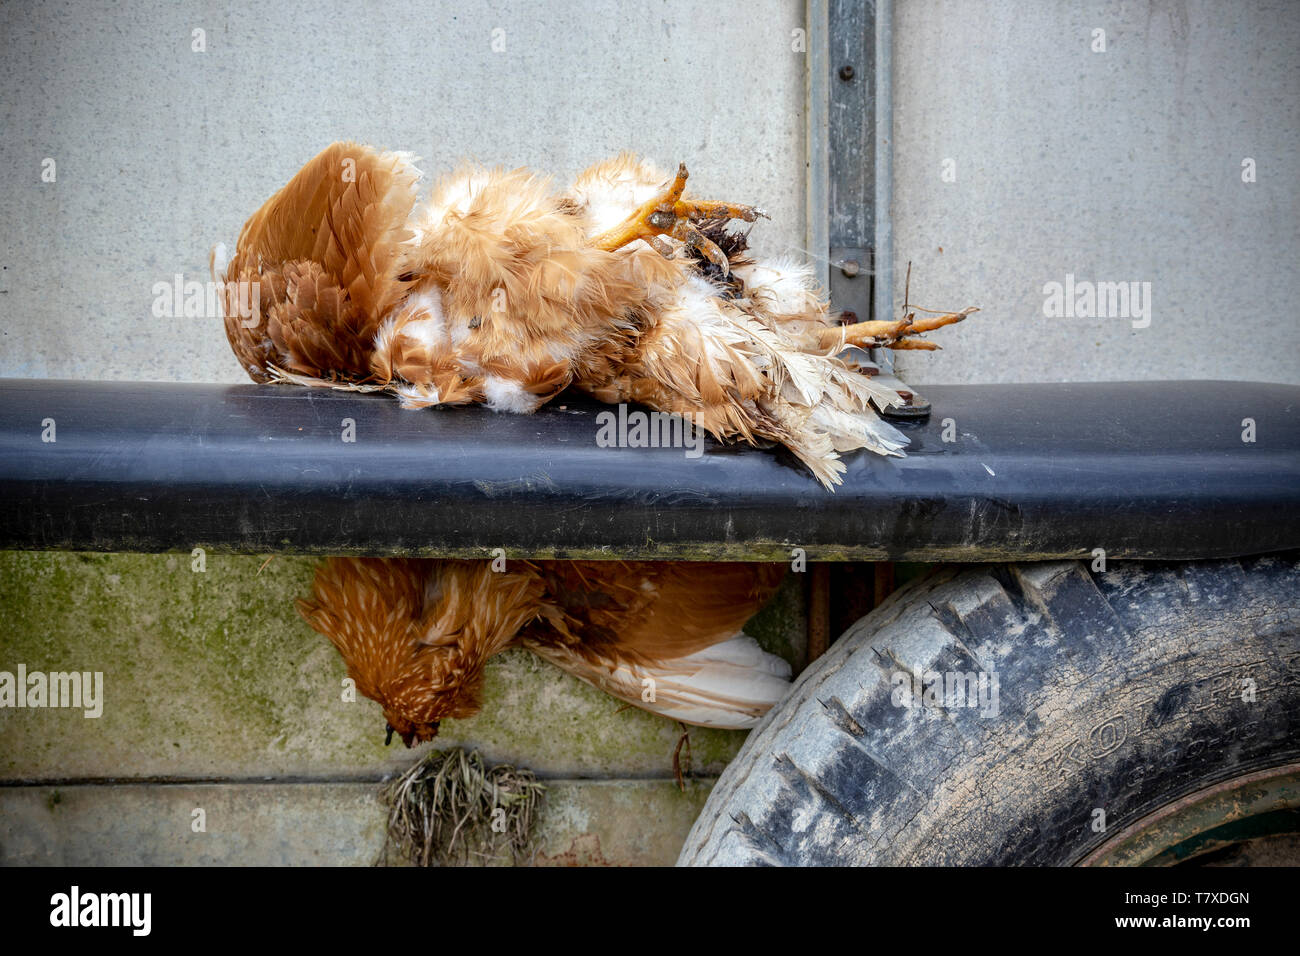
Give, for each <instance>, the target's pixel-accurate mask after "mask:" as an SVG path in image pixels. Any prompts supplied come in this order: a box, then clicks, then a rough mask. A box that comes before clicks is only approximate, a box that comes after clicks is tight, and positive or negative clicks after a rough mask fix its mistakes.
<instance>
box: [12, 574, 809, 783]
mask: <svg viewBox="0 0 1300 956" xmlns="http://www.w3.org/2000/svg"><path fill="white" fill-rule="evenodd" d="M264 561H265V558H264V557H261V556H257V555H216V554H209V555H208V556H207V561H206V571H204V572H202V573H198V572H195V571H193V570H192V569H191V566H192V562H191V558H190V556H189V555H188V554H186V555H126V554H95V555H89V554H67V553H38V552H0V622H3V624H2V627H0V670H3V671H9V672H11V673H12V672H14V671H15V670H16V668H17V665H18V664H20V663H21V664H25V665H26V667H27V669H28V671H29V672H31V671H38V670H39V671H67V670H77V671H91V672H94V671H102V672H103V674H104V684H105V690H104V698H105V702H104V707H103V715H102V716H101V717H99V718H87V717H85V716H84V715H83V713H82V712H81V711H75V710H67V709H58V710H56V709H49V708H47V709H40V710H35V709H23V710H18V709H9V708H0V779H6V780H72V779H86V778H93V779H117V778H128V779H129V778H141V777H150V778H167V779H176V778H181V779H193V778H204V779H212V778H222V777H236V778H247V777H268V778H270V777H282V776H320V775H330V776H340V775H341V776H345V777H350V778H356V777H360V776H366V777H372V778H377V777H378V776H379V775H381V774H383V773H389V772H392V771H396V770H401V769H404V768H405V767H407V766H408V765H409V764H410V763H411V762H412V761H413V759H414V758H415V753H414V752H411V751H407V750H405V749H404V748H402V747H400V746H393V747H391V748H387V749H386V748H385V747H384V745H383V740H384V732H383V731H384V720H383V717H382V715H381V712H380V710H379V707H378V705H377V704H375V703H374V702H373V701H370V700H368V699H366V698H364V697H363V698H359V699H358V700H357V701H356V702H355V703H345V702H344V701H343V700H342V680H343V677H344V676H345V673H346V671H345V668H344V666H343V661H342V658H341V657H340V656H339V655H338V653H337V652H336V651H335V650H334V648H333V647H332V646H331V645H330V644H329V642H328V641H326V640H325V639H324V638H323V637H321V636H320V635H318V634H316V633H315V632H314V631H313V630H311V628H309V627H308V626H307V625H306V623H304V622H303V621H302V620H301V618H299V616H298V614H297V611H296V610H295V609H294V607H293V601H294V599H295V598H296V597H299V596H301V595H304V594H306V593H308V591H309V588H310V581H311V575H312V569H313V567H314V565H315V562H314V561H312V560H310V559H303V558H286V557H276V558H274V559H272V560H271V561H270V563H268V564H266V565H265V567H262V565H263V563H264ZM259 569H260V573H259ZM800 585H801V581H800V580H799V576H797V575H791V580H790V581H789V582H788V584H787V585H786V587H785V589H784V590H783V591H782V592H781V594H780V595H779V596H778V599H777V600H775V601H774V602H773V604H772V605H770V606H769V608H768V609H767V610H765V611H764V612H763V613H762V614H760V615H759V616H758V617H757V618H755V620H754V622H753V623H752V625H751V627H750V628H749V630H750V632H751V633H752V634H753V635H754V636H755V637H756V638H758V639H759V640H760V641H761V642H762V643H764V645H765V646H767V647H768V648H769V649H771V650H773V651H774V652H775V653H778V654H783V655H785V656H786V657H787V659H789V660H791V661H792V662H796V661H797V659H798V655H799V654H800V653H801V652H802V642H803V634H804V624H803V618H802V607H803V604H802V591H801V590H800ZM678 736H679V730H678V728H677V725H676V724H675V723H673V722H671V721H668V720H665V719H663V718H661V717H657V716H655V715H652V714H648V713H646V712H644V711H641V710H638V709H635V708H627V709H622V710H620V704H619V703H618V702H617V701H615V700H614V699H613V698H611V697H609V696H607V695H605V694H603V693H602V692H600V691H597V690H595V689H594V688H592V687H590V686H588V685H587V684H584V683H583V682H581V681H579V680H577V679H576V678H572V677H570V676H569V675H567V674H565V673H563V672H562V671H560V670H558V669H557V668H555V667H553V666H551V665H550V664H547V663H545V662H543V661H541V660H540V659H538V658H536V657H534V656H533V655H532V654H530V653H528V652H527V651H522V650H520V651H511V652H508V653H506V654H504V655H501V656H500V657H498V658H496V659H494V660H493V661H492V662H491V663H490V664H489V666H488V670H487V677H486V684H485V694H484V706H483V710H482V712H481V713H480V715H479V716H478V717H476V718H474V719H473V720H468V721H448V722H447V723H445V724H444V725H443V729H442V733H441V735H440V736H439V738H438V741H437V744H438V745H439V746H441V747H451V746H457V745H463V746H466V747H470V748H476V749H479V750H481V751H482V752H483V754H484V757H485V759H486V760H487V761H488V762H489V763H502V762H509V763H514V764H517V765H520V766H523V767H528V768H529V769H531V770H534V771H535V772H537V773H539V774H542V775H545V776H551V777H564V776H599V777H620V776H622V777H626V776H635V777H660V776H663V775H665V774H667V773H669V772H670V768H671V754H672V751H673V747H674V746H675V745H676V742H677V739H678ZM743 739H744V733H743V732H740V731H716V730H714V731H710V730H705V729H702V728H697V729H694V730H693V731H692V733H691V740H692V743H693V746H694V753H695V765H694V769H695V771H696V772H699V773H718V772H720V770H721V769H722V767H723V766H724V765H725V763H726V761H727V760H729V759H730V758H731V757H732V755H734V754H735V752H736V750H737V749H738V748H739V746H740V743H741V741H742V740H743Z"/></svg>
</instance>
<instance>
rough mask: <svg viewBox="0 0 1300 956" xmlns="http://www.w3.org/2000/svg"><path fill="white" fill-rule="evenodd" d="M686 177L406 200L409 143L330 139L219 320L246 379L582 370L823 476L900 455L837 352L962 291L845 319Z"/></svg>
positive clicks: (249, 226) (604, 170)
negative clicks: (752, 250) (863, 454)
mask: <svg viewBox="0 0 1300 956" xmlns="http://www.w3.org/2000/svg"><path fill="white" fill-rule="evenodd" d="M686 176H687V174H686V169H685V167H684V166H683V167H681V168H680V169H679V170H678V172H677V174H676V176H675V177H668V176H665V175H664V174H663V173H662V172H660V171H659V170H657V169H655V168H654V167H653V166H651V165H649V164H648V163H646V162H644V161H642V160H639V159H637V158H636V157H633V156H631V155H629V154H624V155H621V156H618V157H616V158H614V159H611V160H608V161H606V162H603V163H600V164H599V165H596V166H593V167H591V168H590V169H588V170H586V171H585V172H583V173H582V174H581V175H579V176H578V177H577V179H576V180H575V181H574V182H573V184H572V185H571V186H570V187H569V188H568V189H567V190H564V191H558V190H556V189H554V188H553V187H552V186H551V184H550V183H549V181H548V180H546V179H543V178H540V177H538V176H536V175H534V174H533V173H530V172H528V171H527V170H523V169H517V170H513V171H505V170H501V169H484V168H479V167H465V168H463V169H461V170H459V171H457V172H455V173H453V174H451V175H449V176H447V177H445V178H443V179H442V180H441V181H440V182H438V183H437V184H436V185H435V187H434V188H433V190H432V194H431V196H430V198H429V199H428V200H427V201H426V202H425V203H424V204H423V205H421V206H420V207H419V208H418V209H417V207H416V195H417V188H418V185H417V184H418V182H419V179H420V174H419V172H418V171H417V170H416V168H415V166H414V165H413V159H412V157H411V156H410V155H409V154H406V153H395V152H378V151H376V150H374V149H371V148H369V147H365V146H360V145H357V144H355V143H335V144H334V145H332V146H330V147H328V148H327V149H325V150H324V151H323V152H322V153H321V154H320V155H318V156H317V157H316V158H315V159H313V160H311V161H310V162H309V163H307V165H306V166H304V167H303V168H302V170H301V171H300V172H299V173H298V174H297V175H296V176H294V178H293V179H292V180H291V181H290V182H289V183H288V185H286V186H285V187H284V188H283V189H281V190H280V191H279V192H278V193H276V194H275V195H274V196H272V197H271V199H269V200H268V201H267V202H266V203H265V204H264V205H263V206H262V208H261V209H259V210H258V211H257V212H256V213H255V214H254V215H253V216H252V218H250V219H249V220H248V222H247V223H246V224H245V226H244V228H243V231H242V232H241V234H240V237H239V241H238V244H237V247H236V250H235V254H234V256H233V258H232V259H231V260H230V262H229V268H228V269H224V274H225V279H226V285H225V314H226V319H225V323H226V333H227V336H228V337H229V339H230V343H231V346H232V348H233V349H234V351H235V354H236V356H238V358H239V360H240V362H241V364H242V365H243V366H244V368H245V370H246V371H247V372H248V374H249V375H250V376H251V377H252V378H253V379H254V380H256V381H259V382H292V383H297V384H301V385H315V386H328V387H333V388H345V389H354V390H364V391H371V390H386V391H390V392H393V393H395V394H396V395H397V396H398V397H399V398H400V399H401V402H402V404H403V405H404V406H406V407H408V408H421V407H426V406H431V405H457V404H465V403H484V404H486V405H488V406H489V407H490V408H492V409H495V410H498V411H509V412H525V413H526V412H532V411H535V410H536V409H537V408H538V407H539V406H541V405H542V404H544V403H545V402H547V401H548V400H550V399H551V398H553V397H554V396H555V395H557V394H558V393H559V392H560V391H562V390H563V389H564V388H566V387H568V386H574V387H577V388H579V389H581V390H583V391H585V392H587V393H589V394H591V395H593V396H595V397H596V398H598V399H600V400H602V401H606V402H640V403H643V404H645V405H648V406H650V407H652V408H654V409H656V410H659V411H662V412H669V413H675V414H680V415H683V416H688V417H689V418H690V419H691V421H693V422H694V423H695V424H696V425H698V426H700V427H702V428H704V429H705V430H706V431H708V432H710V433H711V434H713V435H714V436H715V437H717V438H719V439H722V440H737V439H739V440H743V441H747V442H750V443H755V444H758V443H761V442H765V441H767V442H771V441H775V442H780V443H781V444H783V445H785V446H786V447H787V448H789V449H790V450H791V451H792V452H794V454H795V455H796V456H798V458H799V459H800V460H801V461H803V462H804V464H806V465H807V466H808V468H809V469H810V470H811V471H812V472H813V474H814V475H816V477H817V478H818V480H820V481H821V482H822V483H823V484H825V485H826V486H827V487H830V486H832V485H834V484H837V483H838V482H839V481H840V475H841V474H842V473H843V471H844V465H843V463H842V462H841V461H840V460H839V453H841V452H845V451H849V450H853V449H857V448H868V449H871V450H872V451H875V452H878V453H880V454H884V455H901V453H902V452H901V449H902V448H903V446H904V445H905V444H906V439H905V438H904V437H903V435H902V434H901V433H900V432H898V431H897V430H896V429H894V428H893V427H892V426H890V425H889V424H888V423H887V422H885V421H884V420H882V419H881V417H880V416H879V414H877V411H878V410H883V409H885V408H888V407H889V406H892V405H895V404H898V403H899V402H900V401H901V399H900V398H899V396H898V394H897V393H896V392H895V391H893V390H892V389H890V388H887V387H885V386H884V385H882V384H880V383H878V382H874V381H873V380H872V379H871V378H870V377H869V376H868V375H865V374H861V373H860V372H858V371H855V370H854V369H852V368H851V367H850V366H848V365H847V364H845V363H844V362H843V361H841V360H840V359H839V358H837V357H836V355H837V353H840V352H841V351H843V349H844V348H845V347H846V346H847V345H858V346H863V347H869V346H877V345H881V346H888V347H891V348H932V347H933V346H932V344H931V343H929V342H927V341H924V340H921V339H918V338H916V337H915V335H916V334H917V333H921V332H925V331H930V330H932V329H936V328H939V327H940V326H943V325H946V324H949V323H951V322H956V321H959V320H960V319H962V318H964V317H965V316H966V315H967V314H968V313H969V312H970V311H973V310H966V311H965V312H959V313H952V314H949V315H943V316H934V317H929V318H925V319H922V320H919V321H916V320H913V319H911V318H907V319H902V320H899V321H897V322H887V321H879V322H860V323H855V324H853V325H848V326H841V325H839V324H838V322H837V320H836V318H835V317H834V316H833V315H832V313H831V312H830V310H829V308H828V306H827V303H826V300H825V298H824V297H823V296H822V294H821V293H820V291H819V290H818V289H817V288H816V286H815V284H814V282H813V279H812V273H811V270H810V269H809V268H808V267H806V266H804V265H801V264H799V263H796V262H793V261H790V260H786V259H759V258H751V257H749V255H748V254H747V252H746V242H745V235H742V234H740V233H738V232H735V231H730V230H729V226H728V223H730V222H731V221H734V220H743V221H745V222H753V221H755V220H756V219H757V218H758V217H759V216H762V215H763V213H762V211H761V210H760V209H757V208H755V207H752V206H744V205H738V204H734V203H727V202H715V201H705V200H697V199H689V198H687V197H686V195H685V185H686ZM218 257H219V256H214V263H213V270H214V275H215V274H216V273H218V272H221V271H223V266H224V263H220V264H219V263H218V262H216V258H218ZM250 289H253V290H255V291H256V294H250V292H249V290H250Z"/></svg>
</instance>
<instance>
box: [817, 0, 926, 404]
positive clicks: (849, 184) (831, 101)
mask: <svg viewBox="0 0 1300 956" xmlns="http://www.w3.org/2000/svg"><path fill="white" fill-rule="evenodd" d="M809 10H810V16H820V15H821V5H820V4H819V3H818V2H816V0H810V4H809ZM824 13H825V16H826V25H827V27H826V28H827V45H826V54H825V57H824V58H816V59H815V61H814V62H812V63H810V64H809V66H810V69H816V70H819V71H820V75H819V76H813V77H811V78H810V85H809V89H810V103H812V104H813V105H816V104H817V103H818V102H824V103H825V105H826V108H827V114H828V115H827V121H826V123H825V125H824V127H818V128H824V130H825V135H826V141H825V148H826V154H827V161H826V164H825V167H824V169H825V177H826V183H825V200H826V209H825V216H826V235H825V242H826V245H825V246H824V247H823V248H826V249H827V250H828V252H829V260H830V268H829V271H828V283H827V287H828V289H829V291H830V297H831V304H832V306H834V307H835V308H836V309H839V310H841V311H842V312H844V313H845V321H860V320H865V319H888V318H892V317H893V314H894V306H893V288H892V284H893V255H894V249H893V234H892V230H891V225H890V201H891V199H892V191H891V190H892V183H891V176H892V170H893V166H892V161H891V148H892V143H891V140H892V123H893V115H892V97H891V90H890V71H891V69H892V53H891V47H892V43H893V36H892V32H891V28H892V17H893V8H892V4H891V2H890V0H876V2H874V3H870V2H868V3H863V2H861V0H829V4H828V5H827V6H826V7H825V10H824ZM819 91H824V92H821V93H820V96H819V95H818V94H819ZM813 133H814V129H813V128H812V127H811V126H810V130H809V136H810V143H811V137H812V135H813ZM810 168H811V167H810ZM814 198H820V197H810V199H814ZM871 364H872V365H873V366H874V367H875V372H876V376H875V377H876V380H877V381H879V382H881V383H882V384H884V385H888V386H889V387H891V388H893V389H894V390H895V391H897V392H898V393H899V394H900V395H902V396H903V397H904V399H905V401H906V404H905V405H902V406H899V407H896V408H892V409H889V410H888V411H886V412H885V414H886V415H887V416H889V417H891V418H924V417H925V416H926V415H928V414H929V413H930V403H929V402H927V401H925V399H923V398H921V397H920V396H919V395H917V394H916V393H915V392H914V391H912V389H910V388H909V387H908V386H906V385H904V384H903V383H902V382H900V381H899V380H898V379H897V378H895V377H894V375H893V371H894V354H893V353H892V352H891V351H889V350H888V349H872V350H871Z"/></svg>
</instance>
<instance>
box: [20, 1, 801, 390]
mask: <svg viewBox="0 0 1300 956" xmlns="http://www.w3.org/2000/svg"><path fill="white" fill-rule="evenodd" d="M741 10H743V13H742V14H741V15H736V14H737V12H738V11H741ZM802 25H803V3H802V0H757V2H746V3H745V4H744V5H743V7H729V6H728V5H726V4H723V5H714V4H700V3H696V2H693V0H670V2H659V3H654V4H624V3H615V2H612V0H597V2H589V3H580V4H540V5H539V4H535V3H528V2H521V0H515V2H494V3H490V4H486V3H471V4H464V3H454V4H453V3H448V4H434V3H422V2H412V0H406V2H394V3H383V4H376V5H364V4H362V5H358V4H355V3H348V2H343V0H329V2H325V3H304V2H281V3H274V4H265V3H254V2H251V0H230V2H218V3H211V4H204V5H201V6H200V7H198V8H195V7H186V6H184V5H178V4H173V3H167V2H158V0H144V2H136V3H131V4H126V5H123V6H120V7H111V8H110V7H97V6H93V5H91V6H88V5H86V4H82V3H69V2H63V3H49V4H42V5H39V6H24V5H14V6H9V7H7V8H6V12H5V22H4V29H3V31H0V62H3V63H4V66H5V69H4V71H3V75H0V127H3V129H4V131H5V135H4V137H3V138H2V139H0V223H3V224H4V226H5V229H4V239H3V241H0V256H2V257H3V259H2V260H0V266H3V269H0V290H3V294H0V342H2V343H3V346H2V347H0V375H4V376H12V377H37V378H103V379H151V380H165V381H206V382H212V381H216V382H238V381H246V377H245V376H244V374H243V373H242V372H241V371H240V369H239V366H238V364H237V363H236V362H235V360H234V357H233V356H232V355H231V352H230V348H229V347H228V346H227V344H226V340H225V335H224V333H223V331H222V328H221V324H220V322H219V321H218V320H217V318H216V317H215V316H208V317H206V318H173V317H159V316H156V315H154V314H153V311H152V305H153V303H154V298H155V294H154V292H153V287H154V284H155V283H158V282H163V283H167V284H170V283H171V282H172V281H173V276H174V275H175V274H176V273H181V274H183V275H184V277H185V278H186V279H187V280H188V279H193V280H198V281H206V280H207V278H208V249H209V247H210V246H211V245H212V244H214V243H216V242H218V241H224V242H226V243H227V244H233V243H234V240H235V238H236V237H237V236H238V233H239V228H240V226H241V225H242V224H243V222H244V220H245V219H246V218H247V217H248V216H249V215H250V214H251V213H252V212H253V211H254V210H255V209H256V208H257V207H258V206H259V205H260V204H261V203H262V202H264V201H265V200H266V199H267V198H268V197H269V196H270V195H271V194H272V193H273V192H275V190H277V189H279V188H280V187H281V186H282V185H284V183H285V182H286V181H287V180H288V179H289V177H290V176H292V175H293V174H294V173H295V172H296V171H297V170H298V168H299V167H300V166H301V165H302V164H303V163H304V162H306V161H307V160H308V159H310V158H311V157H312V156H314V155H315V154H316V153H317V152H319V151H320V150H321V149H322V148H323V147H324V146H326V145H327V144H329V143H330V142H331V141H333V140H335V139H356V140H360V141H364V142H370V143H374V144H375V145H379V146H383V147H387V148H392V149H407V150H412V151H414V152H415V153H417V154H418V155H419V156H420V157H422V160H423V161H422V163H421V167H422V168H423V169H424V170H425V171H426V173H427V174H428V175H429V177H430V178H435V177H436V176H437V175H438V174H439V173H440V172H444V171H449V170H450V169H452V168H454V167H455V165H456V164H457V163H459V162H460V161H461V160H462V159H466V158H470V159H475V160H478V161H481V162H484V163H488V164H497V163H499V164H502V165H504V166H507V167H514V166H518V165H528V166H532V167H534V168H537V169H540V170H543V171H545V172H549V173H551V174H553V175H555V176H556V177H557V179H558V180H560V181H567V180H568V179H569V178H570V177H571V176H572V175H573V174H574V173H576V172H578V171H579V170H580V169H582V168H584V167H585V166H586V165H588V164H590V163H593V162H596V161H598V160H600V159H603V158H605V157H607V156H610V155H613V154H615V153H617V152H619V151H620V150H624V149H631V150H636V151H638V152H641V153H643V154H644V155H647V156H649V157H651V158H653V159H654V160H655V161H656V162H658V163H659V164H660V165H663V166H666V167H669V168H672V167H674V166H675V164H676V163H677V162H678V161H680V160H684V161H686V162H687V163H688V164H689V165H690V169H691V184H692V187H693V188H695V189H698V190H699V192H700V194H701V195H710V194H712V195H715V196H717V197H719V198H726V199H734V200H736V201H744V202H753V203H758V204H759V205H762V206H763V207H764V208H766V209H767V210H768V211H769V212H770V213H771V214H772V221H771V222H764V223H762V224H761V225H760V226H759V227H758V228H757V229H756V230H755V233H754V238H755V240H756V241H757V242H758V244H759V245H760V247H762V248H767V249H771V250H778V251H779V250H785V249H786V248H787V247H791V246H795V247H797V246H800V245H802V240H803V235H804V175H803V172H804V159H803V122H802V119H801V113H802V109H803V98H804V77H803V69H804V54H802V53H797V52H794V51H792V50H791V31H792V30H793V29H795V28H796V27H801V26H802ZM195 30H203V31H204V34H203V41H204V44H205V52H202V53H199V52H194V50H193V47H194V46H195V44H196V37H195V34H194V31H195ZM47 158H48V159H53V160H54V161H55V163H56V167H55V172H56V175H57V179H56V181H55V182H53V183H47V182H42V179H41V173H42V164H43V162H44V160H45V159H47ZM52 290H57V294H52Z"/></svg>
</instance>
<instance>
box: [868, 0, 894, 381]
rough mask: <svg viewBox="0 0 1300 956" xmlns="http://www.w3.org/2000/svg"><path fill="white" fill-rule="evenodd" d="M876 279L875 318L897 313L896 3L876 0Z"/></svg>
mask: <svg viewBox="0 0 1300 956" xmlns="http://www.w3.org/2000/svg"><path fill="white" fill-rule="evenodd" d="M875 50H876V71H875V81H876V99H875V117H874V120H875V123H874V131H875V136H874V140H875V158H876V163H875V170H876V182H875V196H874V202H873V206H874V208H875V211H876V221H875V257H874V258H875V283H874V285H873V287H872V318H876V319H892V318H895V315H894V215H893V202H894V3H893V0H876V18H875ZM872 358H874V359H875V361H876V363H877V364H878V365H879V366H880V367H881V369H882V370H883V371H886V372H889V371H892V370H893V368H894V353H893V352H891V351H890V350H889V349H873V350H872Z"/></svg>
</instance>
